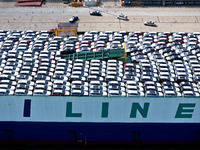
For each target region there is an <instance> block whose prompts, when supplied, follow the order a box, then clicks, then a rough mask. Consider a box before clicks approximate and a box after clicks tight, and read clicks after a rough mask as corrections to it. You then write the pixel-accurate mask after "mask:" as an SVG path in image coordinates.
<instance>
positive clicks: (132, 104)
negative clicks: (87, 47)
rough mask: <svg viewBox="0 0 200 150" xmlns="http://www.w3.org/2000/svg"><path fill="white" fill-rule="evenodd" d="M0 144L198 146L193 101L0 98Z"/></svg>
mask: <svg viewBox="0 0 200 150" xmlns="http://www.w3.org/2000/svg"><path fill="white" fill-rule="evenodd" d="M0 103H1V105H0V111H1V113H0V142H1V143H6V142H20V141H23V142H27V143H29V142H30V143H31V142H44V143H45V142H66V143H70V142H71V143H102V142H103V143H109V142H111V143H112V142H122V143H123V142H124V143H126V142H127V143H134V142H136V143H137V142H144V143H145V142H147V143H148V142H153V143H154V142H156V143H157V142H161V143H162V142H172V143H173V142H189V143H190V142H194V143H199V142H200V109H199V107H200V99H199V98H141V97H134V98H127V97H59V96H58V97H56V96H55V97H52V96H51V97H45V96H38V97H37V96H36V97H31V96H30V97H29V96H5V97H4V96H2V97H1V99H0Z"/></svg>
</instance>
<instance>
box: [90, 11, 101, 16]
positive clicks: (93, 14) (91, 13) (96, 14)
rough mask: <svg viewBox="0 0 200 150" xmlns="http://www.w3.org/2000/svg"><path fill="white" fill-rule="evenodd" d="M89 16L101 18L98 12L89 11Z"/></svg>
mask: <svg viewBox="0 0 200 150" xmlns="http://www.w3.org/2000/svg"><path fill="white" fill-rule="evenodd" d="M90 15H92V16H102V14H101V12H100V11H96V10H95V11H90Z"/></svg>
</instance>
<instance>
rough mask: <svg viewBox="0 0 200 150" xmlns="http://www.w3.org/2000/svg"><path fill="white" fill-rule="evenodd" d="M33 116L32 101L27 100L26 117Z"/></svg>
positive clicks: (25, 102)
mask: <svg viewBox="0 0 200 150" xmlns="http://www.w3.org/2000/svg"><path fill="white" fill-rule="evenodd" d="M30 116H31V100H30V99H25V101H24V117H30Z"/></svg>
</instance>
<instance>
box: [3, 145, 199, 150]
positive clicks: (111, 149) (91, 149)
mask: <svg viewBox="0 0 200 150" xmlns="http://www.w3.org/2000/svg"><path fill="white" fill-rule="evenodd" d="M0 149H2V150H157V149H158V150H200V144H198V145H185V144H183V145H166V144H165V145H162V144H160V145H131V146H130V145H129V146H126V145H114V146H106V145H104V146H102V145H98V146H97V145H95V146H86V145H83V146H66V145H65V146H63V145H62V146H60V145H54V146H48V145H42V146H38V145H31V146H26V145H15V146H9V145H3V146H0Z"/></svg>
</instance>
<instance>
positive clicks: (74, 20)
mask: <svg viewBox="0 0 200 150" xmlns="http://www.w3.org/2000/svg"><path fill="white" fill-rule="evenodd" d="M77 20H78V16H73V17H72V18H70V19H69V22H70V23H74V22H76V21H77Z"/></svg>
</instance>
